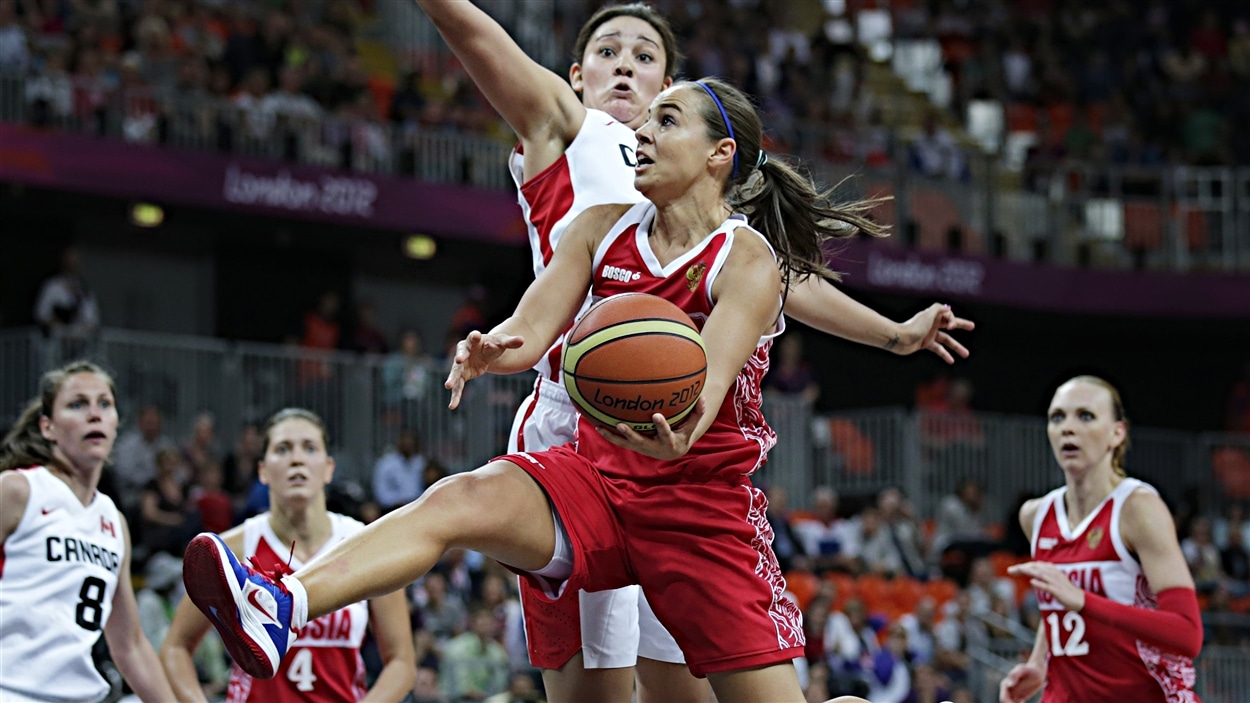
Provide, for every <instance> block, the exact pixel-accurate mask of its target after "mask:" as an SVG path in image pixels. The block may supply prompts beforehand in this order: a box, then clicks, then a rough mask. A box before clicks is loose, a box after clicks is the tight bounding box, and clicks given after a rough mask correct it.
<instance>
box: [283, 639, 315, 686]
mask: <svg viewBox="0 0 1250 703" xmlns="http://www.w3.org/2000/svg"><path fill="white" fill-rule="evenodd" d="M286 678H287V680H288V681H290V682H291V683H293V684H295V688H297V689H299V690H301V691H311V690H313V684H315V683H317V676H316V674H314V673H313V657H312V650H311V649H307V648H305V649H297V650H295V656H293V657H291V665H290V666H289V667H287V670H286Z"/></svg>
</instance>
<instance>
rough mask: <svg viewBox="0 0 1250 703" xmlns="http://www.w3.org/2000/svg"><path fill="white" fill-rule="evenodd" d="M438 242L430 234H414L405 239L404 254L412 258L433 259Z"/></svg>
mask: <svg viewBox="0 0 1250 703" xmlns="http://www.w3.org/2000/svg"><path fill="white" fill-rule="evenodd" d="M437 251H438V243H437V242H435V241H434V238H433V237H431V236H430V235H428V234H414V235H411V236H409V237H407V238H406V239H404V256H407V257H408V258H410V259H419V260H421V261H424V260H426V259H433V258H434V254H435V253H436V252H437Z"/></svg>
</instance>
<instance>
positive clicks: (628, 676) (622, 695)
mask: <svg viewBox="0 0 1250 703" xmlns="http://www.w3.org/2000/svg"><path fill="white" fill-rule="evenodd" d="M543 686H544V687H545V688H546V689H547V700H548V701H549V702H550V703H579V702H580V701H603V702H604V703H630V701H632V700H633V697H634V668H633V667H625V668H617V669H587V668H586V662H585V659H584V657H583V656H582V652H580V651H579V652H578V653H577V654H574V655H573V658H572V659H570V660H569V661H568V663H566V664H565V665H564V666H563V667H561V668H559V669H543Z"/></svg>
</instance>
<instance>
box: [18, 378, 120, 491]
mask: <svg viewBox="0 0 1250 703" xmlns="http://www.w3.org/2000/svg"><path fill="white" fill-rule="evenodd" d="M79 373H93V374H96V375H97V376H102V377H104V378H105V379H106V380H107V381H108V385H109V392H110V393H112V394H113V403H114V404H116V403H117V386H116V384H115V383H114V382H113V376H112V374H110V373H108V372H107V371H105V370H104V369H103V368H101V367H100V366H98V365H97V364H93V363H91V362H90V361H71V362H69V363H68V364H65V365H64V366H62V367H60V368H57V369H53V370H51V371H49V372H47V373H45V374H44V375H43V378H41V379H39V396H38V397H37V398H32V399H31V401H30V402H29V403H28V404H27V405H26V409H25V410H23V411H22V415H21V417H19V418H18V419H17V422H15V423H13V426H12V427H11V428H9V432H8V434H6V435H5V436H4V442H3V443H2V444H0V471H7V470H8V469H16V468H19V467H23V466H40V465H42V466H48V465H49V464H56V463H57V461H56V458H55V457H54V456H53V453H52V443H51V442H49V441H48V440H47V439H46V438H45V437H44V436H43V433H42V432H41V431H40V430H39V418H41V417H52V407H53V405H54V404H55V403H56V397H57V395H58V394H60V392H61V388H62V387H63V386H64V385H65V381H67V380H68V379H69V377H70V376H73V375H74V374H79ZM62 468H68V467H62Z"/></svg>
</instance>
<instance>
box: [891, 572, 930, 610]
mask: <svg viewBox="0 0 1250 703" xmlns="http://www.w3.org/2000/svg"><path fill="white" fill-rule="evenodd" d="M923 596H924V586H923V585H921V583H920V582H919V581H917V580H916V579H914V578H911V577H909V576H899V577H897V578H895V579H894V581H893V582H891V584H890V603H891V605H893V606H894V610H895V611H896V612H897V613H898V615H902V614H904V613H914V612H916V604H917V603H919V602H920V599H921V597H923Z"/></svg>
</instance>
